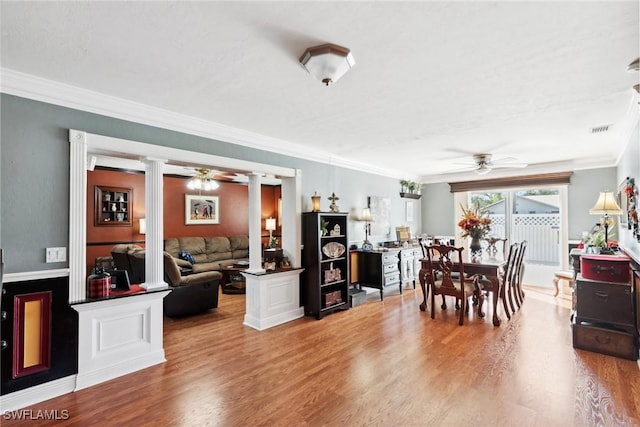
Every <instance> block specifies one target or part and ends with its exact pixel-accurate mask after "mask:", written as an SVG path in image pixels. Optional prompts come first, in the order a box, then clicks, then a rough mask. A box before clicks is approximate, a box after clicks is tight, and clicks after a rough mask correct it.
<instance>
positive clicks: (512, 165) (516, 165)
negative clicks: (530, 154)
mask: <svg viewBox="0 0 640 427" xmlns="http://www.w3.org/2000/svg"><path fill="white" fill-rule="evenodd" d="M527 166H529V164H528V163H493V162H492V163H490V164H489V167H491V168H493V169H500V168H526V167H527Z"/></svg>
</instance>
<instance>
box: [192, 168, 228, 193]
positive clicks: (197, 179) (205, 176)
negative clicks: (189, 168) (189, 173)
mask: <svg viewBox="0 0 640 427" xmlns="http://www.w3.org/2000/svg"><path fill="white" fill-rule="evenodd" d="M219 186H220V184H218V182H217V181H216V180H214V179H213V178H212V177H211V171H210V170H209V169H196V176H194V177H193V178H191V179H190V180H189V182H187V187H189V189H191V190H204V191H210V190H215V189H216V188H218V187H219Z"/></svg>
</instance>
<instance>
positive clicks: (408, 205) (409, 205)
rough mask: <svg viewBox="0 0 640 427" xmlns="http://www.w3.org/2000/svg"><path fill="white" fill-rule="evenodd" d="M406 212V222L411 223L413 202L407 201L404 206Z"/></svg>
mask: <svg viewBox="0 0 640 427" xmlns="http://www.w3.org/2000/svg"><path fill="white" fill-rule="evenodd" d="M405 208H406V210H407V212H406V221H407V222H413V202H410V201H407V202H406V204H405Z"/></svg>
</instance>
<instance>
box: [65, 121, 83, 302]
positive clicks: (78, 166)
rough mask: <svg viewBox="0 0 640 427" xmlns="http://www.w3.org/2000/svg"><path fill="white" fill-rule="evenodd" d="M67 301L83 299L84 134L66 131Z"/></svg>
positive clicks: (71, 130)
mask: <svg viewBox="0 0 640 427" xmlns="http://www.w3.org/2000/svg"><path fill="white" fill-rule="evenodd" d="M69 150H70V153H69V251H68V253H69V301H70V302H73V301H81V300H83V299H85V297H86V286H85V278H86V277H87V272H86V268H87V267H86V265H87V262H86V258H87V253H86V248H87V134H86V133H85V132H80V131H77V130H73V129H70V130H69Z"/></svg>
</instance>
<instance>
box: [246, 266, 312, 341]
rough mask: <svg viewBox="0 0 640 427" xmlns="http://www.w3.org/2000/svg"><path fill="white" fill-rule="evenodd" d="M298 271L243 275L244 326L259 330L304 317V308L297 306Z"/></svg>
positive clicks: (298, 301)
mask: <svg viewBox="0 0 640 427" xmlns="http://www.w3.org/2000/svg"><path fill="white" fill-rule="evenodd" d="M302 271H303V270H302V269H296V270H289V271H283V272H277V273H269V274H250V273H245V274H244V276H245V277H246V279H247V283H246V289H247V292H246V313H245V316H244V324H245V325H247V326H250V327H252V328H254V329H257V330H263V329H267V328H271V327H273V326H276V325H280V324H282V323H285V322H289V321H291V320H294V319H299V318H300V317H302V316H304V308H303V307H301V306H300V273H302Z"/></svg>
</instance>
